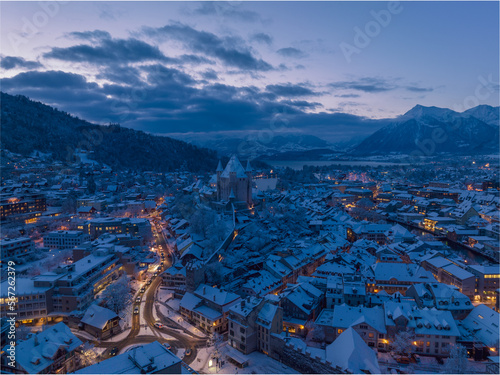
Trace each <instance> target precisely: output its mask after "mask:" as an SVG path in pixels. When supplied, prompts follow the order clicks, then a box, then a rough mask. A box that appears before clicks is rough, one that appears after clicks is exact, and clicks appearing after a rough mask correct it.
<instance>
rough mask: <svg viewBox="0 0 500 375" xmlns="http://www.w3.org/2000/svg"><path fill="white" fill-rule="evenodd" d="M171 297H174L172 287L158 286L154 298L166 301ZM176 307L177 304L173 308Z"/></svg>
mask: <svg viewBox="0 0 500 375" xmlns="http://www.w3.org/2000/svg"><path fill="white" fill-rule="evenodd" d="M173 297H174V293H173V291H172V289H169V288H165V287H163V288H161V287H160V288H159V289H158V292H157V297H156V298H157V299H158V301H160V302H167V301H168V300H169V299H172V298H173ZM179 302H180V300H179ZM178 309H179V306H177V309H175V310H178Z"/></svg>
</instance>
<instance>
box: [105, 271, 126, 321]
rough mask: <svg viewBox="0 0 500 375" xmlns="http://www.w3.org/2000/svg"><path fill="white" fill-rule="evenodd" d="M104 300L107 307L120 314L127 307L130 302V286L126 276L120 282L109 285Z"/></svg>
mask: <svg viewBox="0 0 500 375" xmlns="http://www.w3.org/2000/svg"><path fill="white" fill-rule="evenodd" d="M102 298H103V299H104V301H105V302H104V303H105V305H106V307H107V308H108V309H110V310H113V311H114V312H115V313H117V314H119V313H120V311H121V310H123V309H124V308H125V306H127V304H128V302H129V301H130V298H131V297H130V285H129V280H128V278H127V277H126V276H122V277H121V278H120V279H119V280H117V281H116V282H114V283H113V284H111V285H109V286H108V287H107V288H106V289H105V290H104V292H102Z"/></svg>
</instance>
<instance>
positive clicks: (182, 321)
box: [159, 305, 207, 337]
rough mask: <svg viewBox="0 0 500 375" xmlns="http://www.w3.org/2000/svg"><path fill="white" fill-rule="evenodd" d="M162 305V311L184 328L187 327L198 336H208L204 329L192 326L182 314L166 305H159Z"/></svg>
mask: <svg viewBox="0 0 500 375" xmlns="http://www.w3.org/2000/svg"><path fill="white" fill-rule="evenodd" d="M159 306H160V312H161V313H162V314H163V315H165V316H166V317H167V318H170V319H172V320H173V321H175V322H176V323H177V324H180V325H181V326H182V327H183V328H185V329H187V330H188V331H189V332H191V333H193V334H194V335H196V336H200V337H206V336H207V335H206V334H204V333H203V332H202V331H200V330H199V329H198V328H196V327H194V326H192V325H191V324H189V323H188V322H186V321H185V319H184V318H183V317H182V316H181V314H179V313H177V312H175V311H173V310H170V309H169V308H167V307H166V306H164V305H159Z"/></svg>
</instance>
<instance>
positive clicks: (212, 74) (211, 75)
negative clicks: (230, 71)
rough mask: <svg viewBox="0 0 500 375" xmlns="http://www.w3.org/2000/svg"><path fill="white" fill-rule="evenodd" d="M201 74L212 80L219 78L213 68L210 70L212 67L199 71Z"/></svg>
mask: <svg viewBox="0 0 500 375" xmlns="http://www.w3.org/2000/svg"><path fill="white" fill-rule="evenodd" d="M201 76H202V77H203V78H205V79H209V80H214V81H215V80H217V79H219V77H218V76H217V73H216V72H215V71H214V70H212V69H210V70H207V71H206V72H203V73H201Z"/></svg>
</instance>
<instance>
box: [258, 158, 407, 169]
mask: <svg viewBox="0 0 500 375" xmlns="http://www.w3.org/2000/svg"><path fill="white" fill-rule="evenodd" d="M263 162H265V163H267V164H269V165H271V166H273V167H275V168H286V167H289V168H292V169H295V170H300V169H302V168H303V167H304V165H310V166H315V167H324V166H327V165H352V166H353V167H355V166H365V167H379V166H385V167H394V166H403V165H410V164H408V163H391V162H384V161H373V160H306V161H303V160H263Z"/></svg>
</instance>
